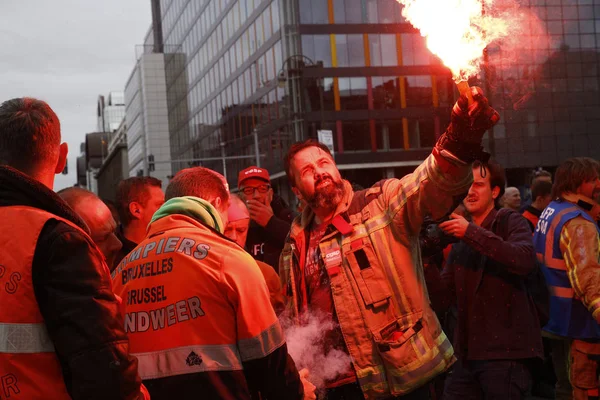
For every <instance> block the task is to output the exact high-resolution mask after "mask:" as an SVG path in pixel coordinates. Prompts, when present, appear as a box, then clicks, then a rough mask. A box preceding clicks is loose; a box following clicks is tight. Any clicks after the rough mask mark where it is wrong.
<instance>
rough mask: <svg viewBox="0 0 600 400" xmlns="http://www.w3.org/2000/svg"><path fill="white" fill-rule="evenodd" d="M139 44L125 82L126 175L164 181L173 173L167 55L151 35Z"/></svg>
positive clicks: (166, 181)
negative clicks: (156, 46) (154, 48)
mask: <svg viewBox="0 0 600 400" xmlns="http://www.w3.org/2000/svg"><path fill="white" fill-rule="evenodd" d="M151 35H152V30H150V31H149V33H148V35H147V36H146V41H145V43H146V44H145V45H144V46H142V47H141V48H139V49H138V50H139V54H138V58H137V62H136V65H135V67H134V68H133V71H132V72H131V75H130V76H129V79H128V80H127V83H126V85H125V104H126V106H125V123H126V126H127V129H126V132H127V146H128V148H127V153H128V154H127V155H128V162H129V171H128V175H127V176H153V177H155V178H158V179H160V180H162V181H163V183H164V185H165V186H166V184H167V183H168V181H169V177H170V176H171V173H172V170H171V164H170V158H171V155H170V144H169V143H170V142H169V118H168V114H167V96H166V87H165V55H164V54H162V53H155V52H152V45H151V43H150V38H151Z"/></svg>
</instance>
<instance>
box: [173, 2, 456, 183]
mask: <svg viewBox="0 0 600 400" xmlns="http://www.w3.org/2000/svg"><path fill="white" fill-rule="evenodd" d="M161 15H162V29H163V37H164V43H165V46H171V48H174V47H176V48H177V49H178V50H177V53H178V54H181V55H184V57H172V58H171V59H170V60H169V57H168V55H167V56H166V60H167V61H166V67H165V73H166V81H167V97H168V107H169V131H170V141H171V157H172V160H173V161H174V163H173V169H174V172H175V171H176V170H179V169H181V168H184V167H187V166H188V165H204V166H207V167H210V168H213V169H216V170H219V171H221V172H225V174H226V176H227V178H228V180H229V181H230V182H231V183H232V184H233V185H235V184H236V177H237V172H238V171H239V170H241V169H242V168H244V167H246V166H248V165H250V164H255V163H256V160H257V158H258V159H259V161H260V165H261V166H263V167H266V168H267V169H269V171H270V172H271V174H272V175H273V176H274V177H275V179H277V178H280V177H282V176H283V172H282V171H283V157H284V155H285V152H286V151H287V149H288V147H289V146H290V144H291V143H293V142H295V141H297V140H302V139H304V138H308V137H317V131H318V130H321V129H323V130H331V131H333V136H334V141H335V148H336V160H337V162H338V164H340V167H341V168H342V169H345V170H346V171H347V173H348V174H350V175H355V176H352V178H353V180H357V181H359V183H360V182H364V183H365V184H367V183H368V182H367V180H369V181H370V180H372V179H375V180H376V179H377V178H381V177H383V176H389V175H391V174H394V173H395V171H393V168H395V167H404V166H414V165H416V164H418V163H419V162H420V160H422V159H423V158H424V156H425V155H426V154H427V152H428V149H429V148H430V147H431V146H432V144H433V143H434V142H435V139H436V136H437V135H439V134H440V133H441V132H440V130H441V129H443V126H444V125H445V124H446V123H447V121H448V115H449V110H450V108H449V107H450V106H451V104H452V103H453V101H454V89H453V86H452V82H451V79H450V74H449V72H448V71H447V70H446V69H445V68H443V67H442V66H441V65H440V63H439V61H438V60H436V59H434V58H433V57H432V56H431V55H430V54H429V52H427V51H426V50H425V48H424V44H423V39H422V38H421V37H420V35H419V34H418V33H417V32H416V31H415V30H414V29H413V28H412V26H411V25H410V24H407V23H406V22H405V21H403V19H402V17H401V14H400V6H399V5H398V3H397V2H396V1H395V0H376V1H375V0H329V1H327V0H295V1H282V0H203V1H185V0H171V1H169V0H163V1H161ZM240 156H241V157H245V158H235V157H240ZM223 157H224V158H223ZM176 160H183V161H181V162H176ZM361 169H367V170H368V171H364V172H363V173H362V175H364V176H362V175H361V172H360V170H361ZM373 169H376V170H377V173H376V174H375V176H374V175H373ZM390 169H391V170H390ZM274 183H276V182H274Z"/></svg>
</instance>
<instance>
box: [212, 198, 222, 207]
mask: <svg viewBox="0 0 600 400" xmlns="http://www.w3.org/2000/svg"><path fill="white" fill-rule="evenodd" d="M222 204H223V200H221V198H220V197H217V198H215V204H213V206H214V207H215V208H216V209H217V210H221V205H222Z"/></svg>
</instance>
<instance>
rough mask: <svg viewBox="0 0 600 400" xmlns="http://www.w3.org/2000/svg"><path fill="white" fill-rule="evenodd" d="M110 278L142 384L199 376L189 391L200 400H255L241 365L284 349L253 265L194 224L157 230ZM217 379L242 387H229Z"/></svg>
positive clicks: (172, 220) (171, 220)
mask: <svg viewBox="0 0 600 400" xmlns="http://www.w3.org/2000/svg"><path fill="white" fill-rule="evenodd" d="M112 277H113V284H114V290H115V292H116V293H117V295H119V296H121V298H122V300H123V309H124V313H125V330H126V332H127V333H128V335H129V339H130V347H131V351H132V353H134V354H135V356H136V357H137V358H138V360H139V372H140V376H141V377H142V379H143V380H156V379H159V378H169V377H179V376H182V375H185V374H197V375H198V379H197V380H195V381H194V382H195V383H194V385H193V386H191V387H190V391H193V392H197V393H198V396H200V397H202V396H203V394H204V396H208V397H207V398H213V396H217V397H225V398H242V399H245V398H249V391H248V386H247V385H246V381H245V380H244V374H243V365H242V363H244V362H248V361H252V360H256V359H260V358H263V357H266V356H267V355H269V354H271V353H272V352H273V351H275V350H276V349H278V348H280V347H282V346H283V345H284V344H285V340H284V336H283V332H282V329H281V327H280V325H279V322H278V320H277V317H276V316H275V313H274V311H273V309H272V307H270V305H269V293H268V290H267V287H266V284H265V281H264V278H263V276H262V273H261V272H260V270H259V269H258V267H257V266H256V263H255V262H254V260H253V259H252V257H251V256H250V255H249V254H247V253H246V252H245V251H244V250H243V249H242V248H240V247H239V246H237V245H236V244H235V243H233V242H231V241H229V240H228V239H226V238H225V237H223V236H221V235H219V234H218V233H217V232H216V231H214V230H212V229H210V228H208V227H207V226H205V225H203V224H202V223H200V222H198V221H196V220H195V219H193V218H191V217H188V216H184V215H179V214H172V215H169V216H166V217H163V218H160V219H158V220H156V221H155V222H152V224H151V225H150V228H149V232H148V235H147V237H146V239H145V240H144V241H142V242H141V243H140V244H139V245H138V246H137V247H136V248H135V249H134V250H133V251H132V252H131V253H130V254H129V255H128V256H126V257H125V259H124V260H123V262H121V264H120V265H119V266H118V267H117V268H116V269H115V270H114V271H113V274H112ZM246 282H250V283H249V284H246ZM255 282H258V284H255ZM257 302H258V303H257ZM256 304H261V305H262V306H260V307H257V306H256ZM211 373H215V374H212V375H210V376H209V375H207V374H211ZM216 373H228V374H230V375H228V377H229V376H233V378H232V379H233V381H237V382H241V383H240V385H237V386H239V387H228V386H232V385H227V384H224V382H225V381H223V380H219V379H220V378H219V374H216ZM215 379H216V380H217V382H215ZM227 379H228V378H227ZM174 381H175V380H174ZM167 385H168V384H167ZM173 386H175V385H173ZM147 387H148V389H149V390H150V394H151V395H152V384H148V385H147ZM203 388H207V390H208V392H207V391H204V392H203V391H202V390H203ZM177 389H178V388H177V387H173V390H174V391H173V393H178V392H177ZM223 391H226V392H227V393H225V392H223ZM207 393H218V394H217V395H210V394H207ZM186 395H191V393H187V394H186Z"/></svg>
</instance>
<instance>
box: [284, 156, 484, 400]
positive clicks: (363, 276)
mask: <svg viewBox="0 0 600 400" xmlns="http://www.w3.org/2000/svg"><path fill="white" fill-rule="evenodd" d="M439 157H441V156H440V155H439V154H438V155H437V156H435V155H431V156H429V157H428V158H427V159H426V160H425V161H424V162H423V163H422V164H421V165H420V166H419V167H418V168H417V169H416V170H415V172H413V173H412V174H409V175H406V176H405V177H404V178H402V180H398V179H387V180H383V181H380V182H379V183H377V184H375V185H374V186H373V187H371V188H370V189H366V190H362V191H359V192H356V193H354V192H353V191H352V188H351V185H350V183H349V182H347V181H344V187H345V196H344V198H343V199H342V201H341V203H340V204H339V205H338V208H337V210H336V213H335V214H336V216H335V217H334V218H333V220H332V224H331V225H329V227H328V228H327V230H326V231H325V234H324V236H323V238H322V239H321V241H320V243H319V247H320V250H321V257H322V258H323V260H324V264H325V266H326V268H327V272H328V274H329V276H330V281H331V293H332V296H333V302H334V305H335V311H336V313H337V317H338V320H339V324H340V328H341V331H342V334H343V337H344V341H345V343H346V346H347V349H348V352H349V354H350V356H351V357H352V360H353V366H354V369H355V372H356V376H357V378H358V382H359V384H360V386H361V388H362V391H363V394H364V396H365V398H368V399H373V398H379V397H389V396H390V394H391V395H403V394H405V393H408V392H410V391H412V390H414V389H416V388H418V387H420V386H422V385H424V384H425V383H426V382H427V381H429V380H431V379H432V378H433V377H434V376H436V375H438V374H440V373H442V372H443V371H445V370H446V369H447V368H448V367H449V366H450V365H451V364H452V363H453V362H454V360H455V358H454V352H453V349H452V346H451V344H450V342H449V340H448V338H447V337H446V335H445V334H444V332H443V331H442V329H441V327H440V323H439V321H438V319H437V317H436V315H435V313H434V312H433V310H432V309H431V307H430V305H429V297H428V293H427V289H426V286H425V281H424V274H423V266H422V262H421V255H420V250H419V232H420V228H421V224H422V222H423V219H424V217H425V216H426V215H431V216H432V218H433V219H434V220H438V219H440V218H442V217H443V216H444V215H445V214H446V213H447V212H449V210H451V209H452V206H453V196H458V195H460V194H464V193H466V191H467V190H468V188H469V186H470V184H471V181H472V174H471V165H468V164H465V163H462V162H461V161H459V160H453V161H452V165H451V166H450V167H449V168H448V169H444V171H446V172H444V171H442V167H441V165H446V166H448V165H449V164H448V163H449V162H450V161H448V159H446V158H445V159H443V160H441V161H440V160H439ZM441 163H445V164H441ZM313 218H314V213H313V212H312V210H311V209H310V208H307V209H305V210H304V212H303V213H302V215H301V216H299V217H297V218H296V219H295V220H294V222H293V224H292V228H291V231H290V235H289V238H288V240H287V243H286V245H285V247H284V250H283V252H282V256H281V260H280V277H281V279H282V286H283V288H284V290H285V292H286V294H287V295H288V303H287V305H286V306H287V307H286V313H290V314H291V317H292V318H296V319H297V320H298V321H299V320H300V318H299V316H300V314H302V313H303V312H305V311H306V309H307V298H306V289H305V288H306V284H305V279H304V267H305V258H306V252H307V243H308V238H309V231H308V227H310V224H311V222H312V219H313ZM298 323H299V322H298Z"/></svg>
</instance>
